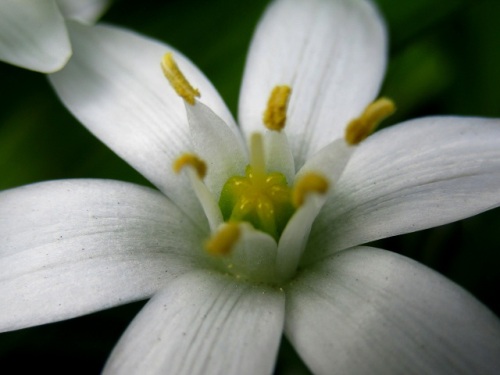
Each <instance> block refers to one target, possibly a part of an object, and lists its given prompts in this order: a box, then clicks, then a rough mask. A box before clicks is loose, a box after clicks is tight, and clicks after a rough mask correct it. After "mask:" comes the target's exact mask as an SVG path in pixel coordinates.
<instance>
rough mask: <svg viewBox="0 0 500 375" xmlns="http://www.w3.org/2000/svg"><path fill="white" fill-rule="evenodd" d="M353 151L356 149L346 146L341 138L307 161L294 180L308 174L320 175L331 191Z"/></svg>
mask: <svg viewBox="0 0 500 375" xmlns="http://www.w3.org/2000/svg"><path fill="white" fill-rule="evenodd" d="M355 150H356V147H351V146H348V145H347V143H346V142H345V140H344V139H343V138H340V139H337V140H335V141H333V142H332V143H330V144H328V145H327V146H325V147H323V148H322V149H321V150H319V151H318V152H317V153H316V154H314V155H313V156H312V157H311V158H310V159H308V160H307V161H306V163H305V164H304V166H303V167H302V168H301V169H300V170H299V171H298V172H297V176H296V177H295V178H296V179H297V178H299V177H300V176H302V175H304V174H305V173H309V172H316V173H320V174H321V175H323V176H324V177H326V178H327V179H328V181H329V183H330V189H331V190H332V191H333V190H334V189H335V185H336V184H337V182H338V181H339V180H340V176H341V175H342V173H343V172H344V169H345V167H346V165H347V163H348V162H349V160H350V159H351V156H352V154H353V152H354V151H355Z"/></svg>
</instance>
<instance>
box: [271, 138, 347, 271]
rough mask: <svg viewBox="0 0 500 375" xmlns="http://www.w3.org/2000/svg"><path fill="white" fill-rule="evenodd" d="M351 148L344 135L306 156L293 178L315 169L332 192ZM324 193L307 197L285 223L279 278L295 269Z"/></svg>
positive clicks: (324, 197) (319, 208)
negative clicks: (326, 181) (310, 155)
mask: <svg viewBox="0 0 500 375" xmlns="http://www.w3.org/2000/svg"><path fill="white" fill-rule="evenodd" d="M354 150H355V148H354V147H349V146H348V145H347V144H346V142H345V141H344V139H342V138H341V139H337V140H335V141H333V142H332V143H330V144H329V145H328V146H326V147H323V148H322V149H321V150H320V151H319V152H317V153H316V154H315V155H314V156H313V157H312V158H311V159H309V160H308V161H307V162H306V164H305V165H304V166H303V167H302V168H301V169H300V171H299V172H298V173H297V177H296V179H297V178H300V177H301V176H303V175H304V174H305V173H311V172H312V173H318V174H320V175H322V176H323V177H325V178H326V179H327V180H328V182H329V189H328V194H331V193H332V191H335V185H336V183H337V182H338V181H339V179H340V176H341V175H342V172H343V171H344V168H345V167H346V165H347V162H348V161H349V159H350V158H351V156H352V153H353V151H354ZM327 197H328V195H327V196H318V195H316V196H311V197H308V199H307V201H306V203H305V204H304V205H303V206H302V207H300V208H299V209H298V210H297V212H295V214H294V215H293V216H292V218H291V219H290V221H289V222H288V224H287V225H286V227H285V230H284V231H283V234H282V235H281V238H280V241H279V245H278V256H277V267H278V273H279V274H280V277H281V278H282V279H284V280H286V279H288V278H289V277H290V276H291V275H292V274H293V273H294V272H295V271H296V269H297V266H298V264H299V261H300V259H301V257H302V254H303V252H304V249H305V247H306V244H307V241H308V239H309V235H310V232H311V227H312V225H313V223H314V221H315V220H316V217H317V216H318V213H319V212H320V210H321V208H322V207H323V205H324V204H325V202H326V200H327Z"/></svg>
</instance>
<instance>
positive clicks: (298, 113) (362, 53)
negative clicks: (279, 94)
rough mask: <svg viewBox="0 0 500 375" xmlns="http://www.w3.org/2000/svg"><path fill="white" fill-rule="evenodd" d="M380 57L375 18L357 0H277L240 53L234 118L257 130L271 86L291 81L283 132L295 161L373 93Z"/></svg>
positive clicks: (382, 41)
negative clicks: (243, 59) (242, 64)
mask: <svg viewBox="0 0 500 375" xmlns="http://www.w3.org/2000/svg"><path fill="white" fill-rule="evenodd" d="M385 62H386V36H385V30H384V25H383V21H382V19H381V17H380V16H379V14H378V13H377V11H376V10H375V9H374V7H373V5H372V4H371V3H370V2H367V1H364V0H332V1H325V0H278V1H275V2H273V3H272V4H271V6H270V7H269V8H268V9H267V11H266V13H265V14H264V17H263V18H262V19H261V21H260V23H259V25H258V28H257V31H256V33H255V36H254V39H253V42H252V45H251V48H250V53H249V56H248V60H247V65H246V69H245V75H244V80H243V86H242V88H241V100H240V106H239V115H240V121H241V124H242V127H243V129H244V130H245V132H247V133H251V132H253V131H259V130H261V129H262V127H263V124H262V114H263V112H264V110H265V108H266V106H267V100H268V98H269V95H270V93H271V90H272V89H273V87H274V86H276V85H283V84H286V85H289V86H291V88H292V94H291V97H290V102H289V107H288V116H287V123H286V128H285V131H286V132H287V134H288V136H289V139H290V143H291V145H292V149H293V154H294V157H295V165H296V167H297V168H300V167H301V166H302V164H303V163H304V161H305V160H306V159H307V158H308V157H309V156H310V155H311V154H312V153H314V152H315V151H318V150H319V149H320V148H322V147H323V146H325V145H327V144H328V143H330V142H331V141H333V140H334V139H336V138H339V137H340V136H341V135H342V134H343V132H344V128H345V126H346V125H347V122H348V121H349V120H351V119H352V118H354V117H357V116H358V115H359V114H360V113H361V111H362V110H363V109H364V107H365V106H366V105H367V104H368V103H369V102H371V101H372V100H373V99H374V98H375V95H376V94H377V92H378V89H379V86H380V83H381V80H382V76H383V72H384V69H385Z"/></svg>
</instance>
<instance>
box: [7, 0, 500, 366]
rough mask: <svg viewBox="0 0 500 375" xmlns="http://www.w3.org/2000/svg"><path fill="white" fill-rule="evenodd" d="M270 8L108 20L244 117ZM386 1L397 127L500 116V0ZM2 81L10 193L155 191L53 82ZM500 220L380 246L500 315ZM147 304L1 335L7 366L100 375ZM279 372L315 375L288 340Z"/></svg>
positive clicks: (174, 5) (220, 3) (172, 11)
mask: <svg viewBox="0 0 500 375" xmlns="http://www.w3.org/2000/svg"><path fill="white" fill-rule="evenodd" d="M266 3H267V1H266V0H253V1H249V2H243V1H241V2H240V1H228V0H213V1H210V2H208V1H204V0H191V1H189V2H186V1H181V0H173V1H163V2H157V1H153V0H146V1H141V2H140V3H139V2H137V1H132V0H122V1H116V2H115V4H114V6H113V7H112V8H111V9H110V11H109V12H108V13H107V14H106V15H105V16H104V19H103V21H104V22H107V23H112V24H117V25H122V26H124V27H127V28H130V29H133V30H136V31H138V32H140V33H143V34H146V35H149V36H152V37H155V38H158V39H160V40H163V41H165V42H167V43H170V44H171V45H173V46H175V47H176V48H178V49H179V50H181V51H183V52H184V53H185V54H186V55H187V56H189V57H190V58H191V59H192V60H193V61H194V62H195V64H197V65H198V66H199V67H200V68H201V70H202V71H204V72H205V73H206V75H207V76H208V77H209V78H210V79H211V80H212V82H213V83H214V84H215V86H216V87H217V88H218V89H219V91H220V92H221V94H222V96H223V97H224V99H225V100H226V102H227V103H228V105H229V107H230V109H231V110H232V111H233V113H236V108H237V100H238V93H239V86H240V82H241V76H242V72H243V67H244V61H245V56H246V51H247V47H248V44H249V41H250V38H251V35H252V30H253V28H254V27H255V24H256V22H257V20H258V18H259V15H260V14H261V12H262V11H263V9H264V7H265V5H266ZM139 4H140V5H139ZM378 4H379V6H380V10H381V13H382V14H383V15H384V17H385V18H386V21H387V24H388V28H389V35H390V40H391V45H390V51H389V53H390V60H389V61H390V62H389V66H388V72H387V77H386V80H385V83H384V86H383V88H382V94H383V95H387V96H389V97H391V98H393V99H394V100H395V101H396V103H397V104H398V112H397V114H396V115H395V116H394V117H393V118H391V119H390V120H389V121H387V123H395V122H399V121H404V120H406V119H410V118H413V117H420V116H426V115H436V114H437V115H442V114H459V115H467V116H486V117H500V105H499V100H500V68H499V67H500V22H498V19H500V2H499V1H497V0H475V1H474V0H440V1H439V2H436V1H434V0H412V1H399V0H378ZM0 82H1V83H2V90H1V92H0V96H1V98H2V101H1V103H2V104H1V111H0V175H1V178H0V189H7V188H11V187H15V186H19V185H23V184H28V183H33V182H37V181H42V180H50V179H61V178H79V177H92V178H112V179H119V180H126V181H132V182H136V183H140V184H148V182H147V181H146V180H145V179H144V178H143V177H142V176H140V175H139V174H138V173H137V172H135V171H134V170H133V169H132V168H130V167H129V166H128V165H127V164H126V163H125V162H123V161H122V160H121V159H119V158H118V157H117V156H115V155H114V154H113V153H112V152H111V151H110V150H108V149H107V148H106V147H105V146H103V145H102V144H101V143H100V142H99V141H98V140H96V139H95V138H94V137H93V136H92V135H91V134H90V133H88V132H87V131H86V130H85V129H84V127H83V126H81V125H80V124H78V122H77V121H76V120H75V119H73V118H72V116H71V115H70V114H69V113H68V112H67V111H66V110H65V109H64V108H63V106H62V105H61V104H60V102H59V100H58V99H57V98H56V96H55V94H54V93H53V92H52V90H51V88H50V86H49V85H48V83H47V80H46V77H44V76H43V75H41V74H37V73H33V72H28V71H25V70H22V69H18V68H16V67H12V66H9V65H6V64H1V63H0ZM499 188H500V187H499ZM0 214H1V213H0ZM499 224H500V211H499V209H496V210H492V211H490V212H487V213H485V214H481V215H478V216H476V217H473V218H471V219H468V220H464V221H462V222H458V223H454V224H450V225H446V226H443V227H440V228H435V229H432V230H426V231H421V232H418V233H413V234H409V235H405V236H398V237H394V238H390V239H387V240H383V241H377V242H376V243H375V245H377V246H380V247H383V248H387V249H390V250H393V251H397V252H400V253H402V254H405V255H407V256H410V257H412V258H414V259H416V260H418V261H420V262H422V263H424V264H427V265H428V266H430V267H432V268H434V269H436V270H438V271H439V272H441V273H443V274H445V275H446V276H448V277H449V278H451V279H452V280H454V281H456V282H457V283H459V284H460V285H462V286H464V287H465V288H467V289H469V290H470V291H471V292H472V293H473V294H474V295H476V296H477V297H478V298H479V299H480V300H482V301H483V302H484V303H485V304H486V305H488V306H489V307H490V308H491V309H493V311H495V312H496V313H497V314H500V304H499V302H498V300H497V296H496V294H497V291H498V289H499V285H500V275H499V272H498V265H499V264H500V259H499V253H500V245H499V243H500V231H499V230H498V227H499ZM142 304H143V303H136V304H131V305H128V306H123V307H119V308H116V309H111V310H108V311H104V312H100V313H96V314H92V315H89V316H86V317H82V318H78V319H73V320H70V321H66V322H61V323H55V324H50V325H46V326H42V327H35V328H30V329H25V330H22V331H18V332H12V333H5V334H2V335H0V361H1V363H2V364H3V366H2V368H3V369H6V368H9V366H15V368H16V372H17V373H22V372H23V371H28V370H30V369H31V368H32V366H33V364H34V363H35V364H36V366H37V368H38V371H39V372H41V373H43V372H47V373H49V372H50V373H52V374H58V373H73V374H75V373H86V374H89V373H97V372H99V370H100V369H101V367H102V365H103V363H104V361H105V360H106V357H107V355H108V354H109V352H110V351H111V349H112V347H113V345H114V343H116V341H117V340H118V338H119V336H120V334H121V333H122V332H123V331H124V329H125V328H126V326H127V324H128V323H129V322H130V321H131V320H132V319H133V317H134V315H135V314H136V313H137V311H138V310H139V309H140V308H141V306H142ZM276 373H279V374H285V373H286V374H301V373H307V369H306V368H305V367H304V366H303V365H302V364H301V362H300V359H299V358H298V357H297V356H296V354H295V353H294V351H293V349H291V347H290V345H289V344H288V343H286V342H285V344H284V345H283V346H282V349H281V350H280V360H279V362H278V365H277V370H276Z"/></svg>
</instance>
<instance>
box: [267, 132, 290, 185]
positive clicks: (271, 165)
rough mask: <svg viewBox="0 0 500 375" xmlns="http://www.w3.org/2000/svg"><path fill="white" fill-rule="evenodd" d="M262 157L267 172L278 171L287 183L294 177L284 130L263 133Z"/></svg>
mask: <svg viewBox="0 0 500 375" xmlns="http://www.w3.org/2000/svg"><path fill="white" fill-rule="evenodd" d="M264 158H265V165H266V171H267V172H280V173H283V175H284V176H285V177H286V180H287V182H288V184H289V185H292V184H293V180H294V178H295V164H294V161H293V155H292V150H291V148H290V144H289V143H288V137H287V136H286V134H285V133H284V132H275V131H269V132H265V133H264Z"/></svg>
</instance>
